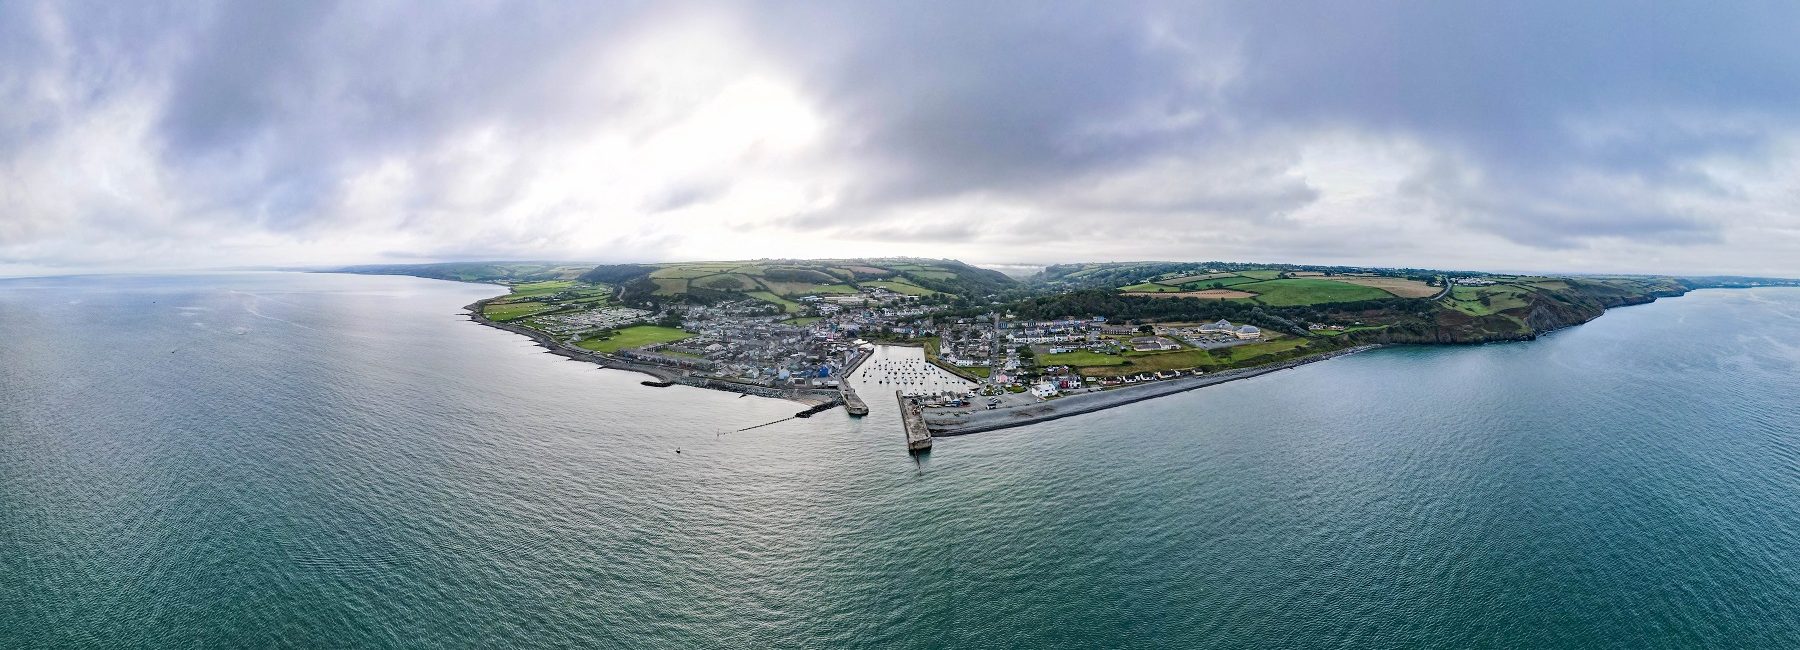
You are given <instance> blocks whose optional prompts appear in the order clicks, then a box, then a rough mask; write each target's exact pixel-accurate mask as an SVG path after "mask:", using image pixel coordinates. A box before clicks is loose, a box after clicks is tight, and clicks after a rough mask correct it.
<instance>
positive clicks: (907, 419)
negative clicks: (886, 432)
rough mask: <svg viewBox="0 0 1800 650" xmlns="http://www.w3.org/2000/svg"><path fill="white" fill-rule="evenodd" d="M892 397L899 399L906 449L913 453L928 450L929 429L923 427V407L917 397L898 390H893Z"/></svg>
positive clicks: (929, 444)
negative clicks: (908, 395)
mask: <svg viewBox="0 0 1800 650" xmlns="http://www.w3.org/2000/svg"><path fill="white" fill-rule="evenodd" d="M894 398H895V399H897V400H899V401H900V423H901V425H902V426H903V428H905V429H906V451H907V452H908V453H914V454H917V453H920V452H925V451H930V450H931V430H930V429H927V428H925V413H924V407H922V406H920V405H919V399H918V398H916V397H907V396H906V394H905V393H902V392H900V391H894Z"/></svg>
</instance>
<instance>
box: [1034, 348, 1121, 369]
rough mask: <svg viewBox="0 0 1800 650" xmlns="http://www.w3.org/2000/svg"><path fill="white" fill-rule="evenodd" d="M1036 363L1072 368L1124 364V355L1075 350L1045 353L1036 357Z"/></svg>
mask: <svg viewBox="0 0 1800 650" xmlns="http://www.w3.org/2000/svg"><path fill="white" fill-rule="evenodd" d="M1038 363H1040V364H1042V365H1046V366H1070V367H1073V368H1089V367H1095V366H1118V365H1124V363H1125V357H1122V356H1119V355H1116V354H1101V353H1099V352H1088V351H1086V350H1076V351H1074V352H1064V353H1062V354H1046V355H1044V356H1041V357H1038Z"/></svg>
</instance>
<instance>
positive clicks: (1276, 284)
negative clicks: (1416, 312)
mask: <svg viewBox="0 0 1800 650" xmlns="http://www.w3.org/2000/svg"><path fill="white" fill-rule="evenodd" d="M1232 288H1233V289H1235V290H1237V291H1248V292H1253V293H1256V294H1257V295H1256V297H1255V298H1250V300H1255V301H1256V302H1260V303H1262V304H1265V305H1270V306H1275V307H1293V306H1297V305H1317V304H1324V303H1333V302H1356V301H1358V300H1380V299H1383V298H1389V297H1392V294H1390V293H1388V292H1386V291H1382V290H1380V289H1376V288H1373V287H1365V286H1361V285H1355V284H1346V283H1343V282H1336V281H1332V280H1319V279H1315V278H1290V279H1284V280H1269V281H1266V282H1253V283H1250V284H1240V285H1237V286H1235V287H1232Z"/></svg>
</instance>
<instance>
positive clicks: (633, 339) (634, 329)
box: [575, 325, 693, 352]
mask: <svg viewBox="0 0 1800 650" xmlns="http://www.w3.org/2000/svg"><path fill="white" fill-rule="evenodd" d="M691 336H693V335H692V334H689V333H687V332H684V331H681V330H678V329H675V328H673V327H662V326H658V325H633V326H631V327H627V328H625V329H622V330H619V331H617V332H614V333H613V335H612V336H610V337H607V338H605V339H582V340H581V341H580V342H578V343H576V344H575V345H577V346H579V347H582V348H585V349H588V350H593V351H595V352H618V351H619V350H624V349H628V348H640V347H643V346H646V345H651V344H655V343H668V342H671V341H679V340H682V339H685V338H688V337H691Z"/></svg>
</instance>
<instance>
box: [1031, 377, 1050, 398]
mask: <svg viewBox="0 0 1800 650" xmlns="http://www.w3.org/2000/svg"><path fill="white" fill-rule="evenodd" d="M1031 394H1032V395H1036V396H1038V398H1039V399H1049V398H1051V397H1055V396H1056V384H1052V383H1050V382H1047V381H1045V382H1039V383H1038V384H1037V385H1036V386H1032V387H1031Z"/></svg>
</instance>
